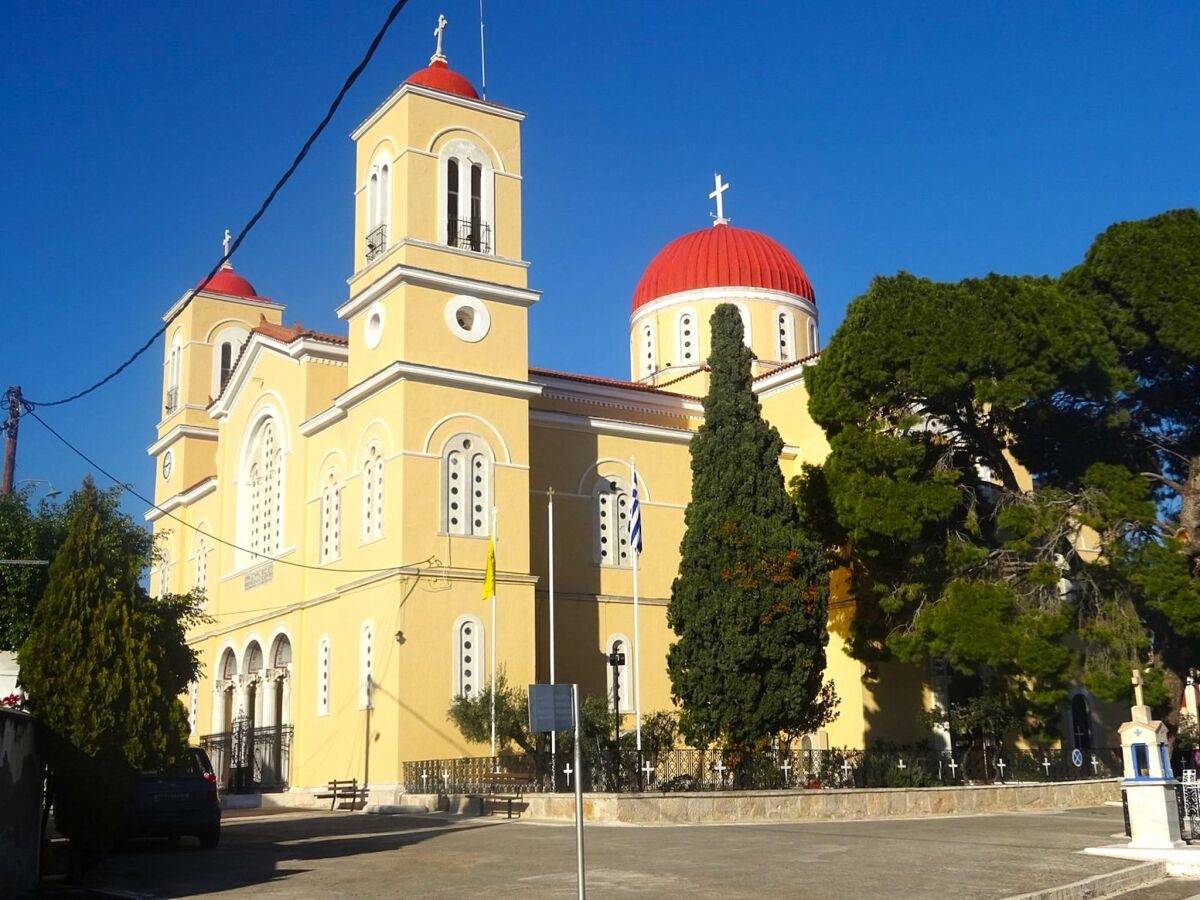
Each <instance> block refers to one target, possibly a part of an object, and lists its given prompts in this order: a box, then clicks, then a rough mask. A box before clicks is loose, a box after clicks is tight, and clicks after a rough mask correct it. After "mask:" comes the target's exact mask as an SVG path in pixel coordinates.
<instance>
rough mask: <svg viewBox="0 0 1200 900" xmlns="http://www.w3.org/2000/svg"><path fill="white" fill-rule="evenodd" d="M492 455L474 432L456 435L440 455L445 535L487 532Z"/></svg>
mask: <svg viewBox="0 0 1200 900" xmlns="http://www.w3.org/2000/svg"><path fill="white" fill-rule="evenodd" d="M491 508H492V454H491V450H490V449H489V448H488V446H487V444H486V443H485V442H484V441H483V439H482V438H480V437H478V436H477V435H473V434H472V435H459V436H458V437H456V438H454V439H452V440H451V441H450V442H449V443H448V444H447V445H446V450H445V452H444V455H443V457H442V523H443V526H444V530H445V531H446V533H447V534H460V535H470V536H473V537H482V536H484V535H486V534H488V526H489V524H490V523H489V516H490V514H491Z"/></svg>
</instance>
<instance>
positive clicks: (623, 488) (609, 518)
mask: <svg viewBox="0 0 1200 900" xmlns="http://www.w3.org/2000/svg"><path fill="white" fill-rule="evenodd" d="M614 485H615V487H614ZM632 496H633V494H632V491H631V490H630V486H629V480H628V479H626V478H625V477H624V476H622V475H601V476H600V477H599V478H598V479H597V480H596V484H595V486H594V487H593V488H592V559H593V561H594V563H595V564H596V565H598V566H601V567H603V568H610V569H632V568H633V552H632V550H631V548H630V544H629V511H630V508H631V505H632ZM622 498H624V504H622V502H621V501H622ZM622 511H624V516H623V517H622ZM606 526H607V527H606ZM614 535H615V537H614ZM606 538H607V540H606ZM614 547H615V548H616V550H615V552H616V556H615V557H614V556H613V555H612V552H613V548H614ZM606 551H608V552H606ZM622 554H623V555H624V561H622V558H621V557H622ZM614 558H615V560H616V561H615V562H614V561H613V560H614Z"/></svg>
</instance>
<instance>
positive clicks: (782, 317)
mask: <svg viewBox="0 0 1200 900" xmlns="http://www.w3.org/2000/svg"><path fill="white" fill-rule="evenodd" d="M775 331H776V335H775V337H776V351H777V352H778V354H779V361H780V362H781V363H787V362H795V361H796V360H797V359H799V356H798V354H797V353H796V316H795V315H794V314H793V313H792V311H791V310H789V309H784V308H783V307H782V306H779V307H776V308H775Z"/></svg>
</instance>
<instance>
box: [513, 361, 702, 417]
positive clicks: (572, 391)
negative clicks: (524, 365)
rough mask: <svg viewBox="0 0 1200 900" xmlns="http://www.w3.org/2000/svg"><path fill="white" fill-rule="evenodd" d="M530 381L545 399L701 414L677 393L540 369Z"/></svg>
mask: <svg viewBox="0 0 1200 900" xmlns="http://www.w3.org/2000/svg"><path fill="white" fill-rule="evenodd" d="M529 380H530V381H532V382H534V383H536V384H541V385H543V386H544V390H543V391H542V396H543V397H545V398H546V399H547V400H566V401H568V402H577V403H589V404H592V405H596V406H606V407H610V408H614V409H626V410H631V411H635V412H645V413H650V414H657V415H671V416H678V417H680V418H686V419H697V418H701V417H703V415H704V405H703V404H702V403H700V402H699V401H696V400H691V399H689V398H686V397H683V396H680V395H677V394H658V393H652V392H650V391H640V390H638V389H637V388H632V387H622V386H621V385H618V384H595V383H593V382H588V381H576V380H575V379H571V378H558V377H555V376H554V375H552V374H546V373H542V372H537V373H534V374H531V375H530V376H529Z"/></svg>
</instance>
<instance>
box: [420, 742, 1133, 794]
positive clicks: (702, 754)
mask: <svg viewBox="0 0 1200 900" xmlns="http://www.w3.org/2000/svg"><path fill="white" fill-rule="evenodd" d="M572 767H573V763H572V761H571V756H570V753H569V752H566V751H560V752H559V753H558V755H557V758H554V759H552V758H551V755H550V754H549V753H541V754H533V755H528V754H522V753H512V754H503V755H501V756H498V757H489V756H484V757H475V758H464V759H425V760H416V761H414V762H407V763H405V764H404V776H403V777H404V787H405V790H407V791H409V792H413V793H450V794H471V793H483V792H486V791H487V790H488V789H489V787H490V785H491V779H492V775H493V774H494V773H497V772H508V773H512V772H519V773H522V774H527V775H528V776H529V777H530V785H529V787H528V788H527V790H529V791H531V792H546V791H556V790H557V791H567V790H573V789H574V781H573V779H574V778H577V777H582V788H583V790H584V791H593V792H636V791H656V792H670V791H721V790H725V791H729V790H787V789H795V788H880V787H938V786H946V787H949V786H953V785H966V784H1013V783H1024V784H1028V783H1038V782H1054V781H1078V780H1082V779H1087V778H1114V777H1117V776H1119V775H1120V774H1121V750H1120V748H1115V747H1114V748H1102V749H1097V750H1092V751H1087V752H1086V753H1082V754H1075V753H1073V752H1072V751H1070V750H1058V749H1046V750H1012V749H1007V748H1002V749H1000V750H998V751H997V750H996V749H995V748H985V747H971V748H969V749H966V750H961V751H957V752H955V753H953V754H952V753H949V752H937V751H924V750H907V751H906V750H899V749H898V750H882V749H871V750H855V749H844V748H843V749H834V750H790V751H786V752H785V751H754V752H751V751H741V750H665V751H658V752H650V751H643V752H640V753H639V752H638V751H636V750H622V751H620V752H619V753H616V752H611V751H610V752H603V751H600V752H593V753H590V754H585V760H584V766H583V769H584V771H583V773H582V775H580V774H579V773H576V772H575V771H573V768H572Z"/></svg>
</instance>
